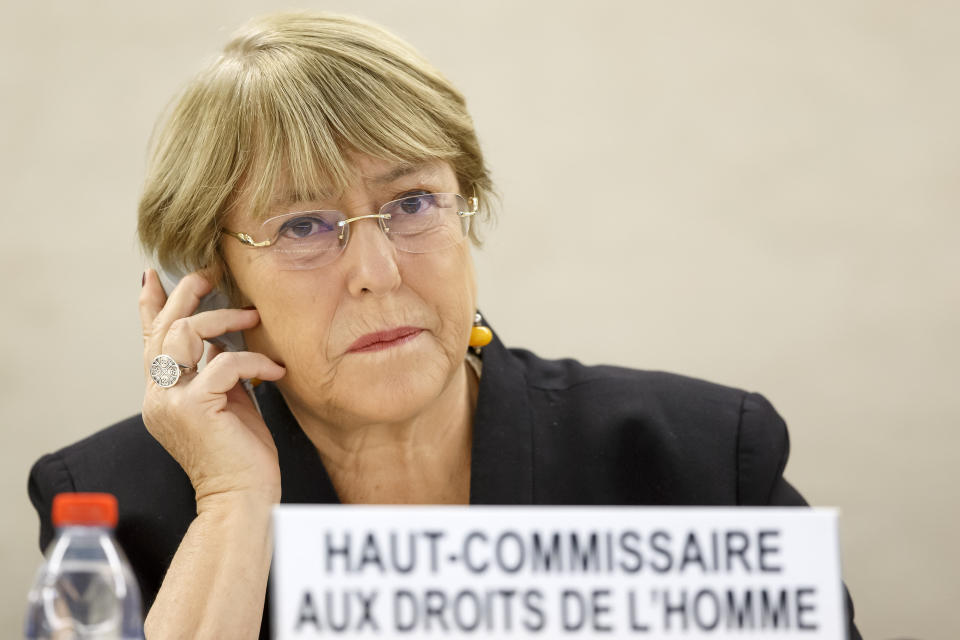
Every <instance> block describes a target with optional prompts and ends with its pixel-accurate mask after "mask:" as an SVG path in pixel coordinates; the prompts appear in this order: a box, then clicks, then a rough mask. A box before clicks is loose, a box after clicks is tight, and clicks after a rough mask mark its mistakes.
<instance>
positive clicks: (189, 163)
mask: <svg viewBox="0 0 960 640" xmlns="http://www.w3.org/2000/svg"><path fill="white" fill-rule="evenodd" d="M351 152H361V153H365V154H369V155H372V156H375V157H378V158H382V159H387V160H392V161H400V162H422V161H429V160H438V159H439V160H445V161H447V162H449V163H450V164H451V166H452V167H453V170H454V173H455V174H456V177H457V180H458V182H459V186H460V190H461V193H462V194H464V195H466V196H472V195H476V196H477V197H478V198H479V200H480V203H481V212H482V214H483V215H482V216H479V217H481V218H482V219H484V220H486V219H489V216H490V209H489V202H490V200H491V198H492V197H493V196H494V192H493V184H492V181H491V179H490V176H489V172H488V170H487V168H486V166H485V164H484V161H483V154H482V152H481V150H480V145H479V143H478V141H477V136H476V132H475V131H474V127H473V121H472V119H471V118H470V115H469V114H468V113H467V109H466V101H465V100H464V98H463V96H462V95H461V94H460V92H459V91H457V90H456V89H455V88H454V87H453V86H452V85H451V84H450V83H449V81H447V80H446V78H444V77H443V76H442V75H441V74H440V73H439V72H438V71H437V70H436V69H434V68H433V67H432V66H431V65H430V64H429V63H428V62H427V61H426V60H425V59H424V58H423V57H422V56H420V54H419V53H418V52H417V51H416V50H414V49H413V47H411V46H410V45H409V44H407V43H406V42H404V41H403V40H401V39H400V38H398V37H397V36H395V35H393V34H391V33H390V32H388V31H386V30H385V29H383V28H382V27H379V26H377V25H374V24H371V23H369V22H367V21H365V20H361V19H358V18H354V17H349V16H342V15H335V14H328V13H281V14H274V15H269V16H265V17H263V18H260V19H257V20H254V21H252V22H251V23H249V24H248V25H246V26H245V27H243V28H242V29H241V30H240V31H239V32H238V33H237V35H236V36H235V37H234V38H233V40H231V41H230V42H229V43H228V44H227V46H226V47H225V48H224V51H223V54H222V55H220V57H219V58H218V59H217V60H216V61H215V62H214V63H213V64H212V65H211V66H210V67H209V68H207V69H206V70H204V71H203V72H201V73H200V74H199V75H198V76H197V77H196V78H194V80H193V81H192V82H191V83H190V84H189V85H188V86H187V87H186V88H185V90H184V91H183V93H182V94H181V95H180V96H179V98H178V99H176V100H175V101H174V102H173V104H172V109H171V110H170V112H169V115H168V116H167V118H166V119H165V121H164V122H163V123H162V124H161V125H160V127H159V128H158V131H157V135H156V140H155V144H154V149H153V154H152V158H151V161H150V163H149V167H148V170H147V177H146V184H145V186H144V190H143V195H142V197H141V200H140V207H139V221H138V232H139V236H140V242H141V244H142V245H143V247H144V249H145V250H146V251H147V252H148V253H149V254H151V255H153V256H154V257H155V258H156V260H157V261H158V262H159V264H160V265H161V266H163V267H166V268H176V269H182V270H195V269H199V268H212V269H211V271H212V273H213V274H214V277H215V278H218V279H219V278H222V280H221V281H220V282H219V283H218V284H219V285H220V286H221V288H224V289H225V290H226V291H227V292H228V293H230V294H231V295H232V296H235V295H236V293H237V292H236V290H235V285H234V284H233V282H232V278H230V277H229V274H228V273H227V271H226V269H225V266H224V263H223V259H222V256H221V254H220V251H219V246H220V238H221V220H222V219H223V215H224V213H225V212H227V211H228V210H229V208H230V207H231V206H232V205H233V204H235V203H237V202H243V203H245V204H249V205H250V206H251V207H252V211H253V214H254V215H255V216H258V217H262V216H264V215H266V212H267V210H268V208H269V204H270V201H271V199H272V197H273V195H274V190H275V189H276V188H278V187H279V186H280V184H281V181H283V187H284V189H285V190H287V191H292V192H293V193H292V194H291V195H294V196H295V197H297V198H301V199H304V200H311V199H319V198H323V197H328V196H331V195H335V194H337V193H339V192H341V191H343V189H344V188H345V187H346V184H347V180H348V179H349V163H348V154H349V153H351ZM472 227H476V225H472ZM471 236H472V240H473V241H474V243H475V244H479V242H480V238H479V236H478V235H477V233H476V232H475V231H471Z"/></svg>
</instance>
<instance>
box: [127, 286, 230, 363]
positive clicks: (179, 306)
mask: <svg viewBox="0 0 960 640" xmlns="http://www.w3.org/2000/svg"><path fill="white" fill-rule="evenodd" d="M153 276H154V278H155V280H156V286H157V287H159V288H160V290H161V292H162V290H163V287H162V286H161V285H160V279H159V278H158V277H156V272H154V273H153ZM144 286H146V285H144ZM212 288H213V287H212V286H211V284H210V282H209V281H208V280H207V279H206V278H204V277H203V275H202V274H201V273H199V272H194V273H190V274H187V275H186V276H184V277H183V279H182V280H180V282H179V283H177V286H176V287H174V289H173V291H170V292H168V293H169V295H168V296H167V299H166V302H165V304H164V305H163V308H162V309H160V311H159V312H158V313H156V314H155V315H154V318H153V321H152V322H151V323H150V325H149V326H147V327H144V341H143V342H144V352H143V359H144V362H145V363H146V364H147V366H149V363H150V361H151V360H152V359H153V358H154V357H155V356H156V355H158V354H160V353H162V351H161V349H162V347H163V340H164V338H165V337H166V335H167V331H169V329H170V325H171V324H173V322H174V321H176V320H179V319H180V318H183V317H186V316H189V315H190V314H191V313H193V311H194V309H196V308H197V305H199V304H200V300H201V299H202V298H203V296H205V295H206V294H208V293H210V291H211V289H212Z"/></svg>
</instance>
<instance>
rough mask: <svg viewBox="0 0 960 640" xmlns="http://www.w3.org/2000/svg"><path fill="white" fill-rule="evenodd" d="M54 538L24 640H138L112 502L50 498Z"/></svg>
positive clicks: (133, 587)
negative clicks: (54, 531) (51, 500)
mask: <svg viewBox="0 0 960 640" xmlns="http://www.w3.org/2000/svg"><path fill="white" fill-rule="evenodd" d="M52 515H53V526H54V527H56V528H57V535H56V537H55V538H54V540H53V542H52V543H51V544H50V546H49V547H48V549H47V554H46V561H45V562H44V563H43V565H41V567H40V569H39V571H37V577H36V579H35V580H34V583H33V588H32V589H31V590H30V596H29V606H28V608H27V619H26V624H25V625H24V637H25V638H27V639H28V640H40V639H44V640H47V639H50V640H53V639H56V640H108V639H109V640H132V639H134V638H138V639H139V638H143V617H142V610H141V605H140V589H139V587H138V586H137V581H136V578H135V577H134V575H133V571H132V570H131V569H130V564H129V563H128V562H127V559H126V557H125V556H124V555H123V551H121V550H120V547H119V545H118V544H117V543H116V541H115V540H114V538H113V529H114V527H116V526H117V499H116V498H115V497H113V496H112V495H110V494H108V493H61V494H58V495H57V496H55V497H54V499H53V514H52Z"/></svg>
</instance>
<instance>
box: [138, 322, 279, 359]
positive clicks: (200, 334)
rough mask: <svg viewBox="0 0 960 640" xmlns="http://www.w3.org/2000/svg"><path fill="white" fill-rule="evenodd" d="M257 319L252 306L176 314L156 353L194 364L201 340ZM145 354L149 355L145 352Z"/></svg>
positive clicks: (239, 328) (199, 355) (200, 351)
mask: <svg viewBox="0 0 960 640" xmlns="http://www.w3.org/2000/svg"><path fill="white" fill-rule="evenodd" d="M259 322H260V314H258V313H257V312H256V311H255V310H252V309H217V310H214V311H204V312H202V313H198V314H197V315H194V316H190V317H187V318H179V319H177V320H174V321H173V324H171V325H170V329H169V330H168V331H167V335H166V336H165V337H164V338H163V345H161V347H160V353H165V354H166V355H168V356H170V357H171V358H173V359H174V360H176V361H177V362H179V363H180V364H185V365H188V366H195V365H196V364H197V363H199V362H200V360H201V358H203V349H204V344H203V341H204V340H207V339H210V338H217V337H219V336H222V335H223V334H225V333H228V332H231V331H242V330H243V329H251V328H253V327H255V326H257V324H258V323H259ZM154 357H156V354H155V355H154ZM146 358H150V354H149V353H147V354H146V356H145V359H146ZM151 361H152V359H151Z"/></svg>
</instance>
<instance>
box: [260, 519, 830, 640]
mask: <svg viewBox="0 0 960 640" xmlns="http://www.w3.org/2000/svg"><path fill="white" fill-rule="evenodd" d="M274 525H275V529H274V540H275V543H274V545H275V546H274V556H273V566H272V577H271V584H272V588H271V602H272V611H273V620H272V623H273V633H274V637H275V638H278V639H282V640H285V639H293V638H297V639H301V638H322V637H330V636H340V637H376V638H422V637H457V638H468V637H469V638H477V637H490V638H507V637H517V638H520V637H536V638H551V639H552V638H567V637H571V638H573V637H577V638H596V637H603V638H626V637H631V638H636V637H648V638H836V639H838V640H839V639H842V638H845V637H846V624H845V621H844V612H843V604H842V589H841V578H840V558H839V545H838V540H837V514H836V511H834V510H832V509H786V508H766V509H746V508H636V507H480V506H477V507H393V506H388V507H379V506H377V507H375V506H339V505H337V506H326V505H280V506H278V507H277V508H276V510H275V511H274Z"/></svg>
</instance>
